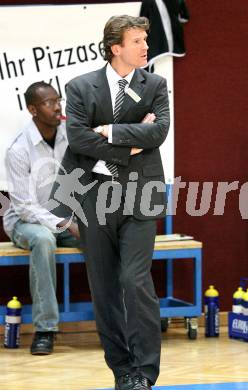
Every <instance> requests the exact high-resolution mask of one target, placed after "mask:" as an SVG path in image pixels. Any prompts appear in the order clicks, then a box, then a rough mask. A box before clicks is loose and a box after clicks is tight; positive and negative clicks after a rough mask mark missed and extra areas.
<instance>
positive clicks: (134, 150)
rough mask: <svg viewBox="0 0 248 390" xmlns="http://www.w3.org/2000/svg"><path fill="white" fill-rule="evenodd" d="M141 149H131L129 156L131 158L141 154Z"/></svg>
mask: <svg viewBox="0 0 248 390" xmlns="http://www.w3.org/2000/svg"><path fill="white" fill-rule="evenodd" d="M142 151H143V149H138V148H132V149H131V152H130V156H133V155H135V154H138V153H141V152H142Z"/></svg>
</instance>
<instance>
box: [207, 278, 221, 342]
mask: <svg viewBox="0 0 248 390" xmlns="http://www.w3.org/2000/svg"><path fill="white" fill-rule="evenodd" d="M204 303H205V336H206V337H218V336H219V293H218V291H217V290H216V289H215V288H214V286H212V285H211V286H209V288H208V289H207V290H206V292H205V298H204Z"/></svg>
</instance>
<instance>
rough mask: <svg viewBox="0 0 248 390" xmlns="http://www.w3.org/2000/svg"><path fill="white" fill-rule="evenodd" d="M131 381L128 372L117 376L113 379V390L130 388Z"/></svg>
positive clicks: (131, 385) (130, 389)
mask: <svg viewBox="0 0 248 390" xmlns="http://www.w3.org/2000/svg"><path fill="white" fill-rule="evenodd" d="M132 389H133V381H132V378H131V376H130V375H129V374H126V375H122V376H119V377H118V378H116V379H115V390H132Z"/></svg>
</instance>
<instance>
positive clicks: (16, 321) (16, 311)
mask: <svg viewBox="0 0 248 390" xmlns="http://www.w3.org/2000/svg"><path fill="white" fill-rule="evenodd" d="M21 307H22V305H21V303H20V302H19V301H18V299H17V297H13V299H12V300H11V301H9V302H8V304H7V313H6V316H5V331H4V346H5V348H18V347H19V345H20V324H21V310H22V309H21Z"/></svg>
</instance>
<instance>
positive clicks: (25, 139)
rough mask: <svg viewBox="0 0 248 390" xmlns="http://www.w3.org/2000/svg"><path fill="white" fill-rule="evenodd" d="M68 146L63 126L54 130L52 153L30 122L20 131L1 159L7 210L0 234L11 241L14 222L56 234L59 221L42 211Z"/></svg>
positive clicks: (44, 209)
mask: <svg viewBox="0 0 248 390" xmlns="http://www.w3.org/2000/svg"><path fill="white" fill-rule="evenodd" d="M67 145H68V141H67V137H66V130H65V124H64V123H63V122H62V123H61V125H60V126H58V128H57V134H56V139H55V145H54V149H53V148H51V147H50V146H49V145H48V144H47V142H46V141H44V139H43V138H42V136H41V134H40V132H39V130H38V128H37V127H36V125H35V123H34V122H33V120H31V122H30V123H29V124H28V126H27V127H26V128H25V129H24V130H23V131H21V132H20V133H19V134H18V135H17V136H16V138H15V139H14V141H13V142H12V143H11V145H10V146H9V147H8V149H7V152H6V156H5V166H6V171H7V180H8V190H9V195H10V201H11V202H10V208H9V209H8V210H7V211H6V213H5V214H4V217H3V223H4V230H5V232H6V233H7V234H8V236H9V237H11V233H12V231H13V228H14V225H15V223H16V222H17V221H18V220H20V219H21V220H22V221H25V222H28V223H38V224H42V225H44V226H47V227H48V228H49V229H50V230H51V231H53V232H56V231H57V228H56V225H57V224H58V223H59V222H61V221H62V220H63V218H58V217H56V216H55V215H54V214H52V213H50V212H49V211H48V210H47V209H46V203H47V201H48V199H49V196H50V193H51V189H52V186H53V183H54V180H55V177H56V174H57V171H58V168H59V165H60V162H61V161H62V158H63V156H64V153H65V150H66V147H67Z"/></svg>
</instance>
